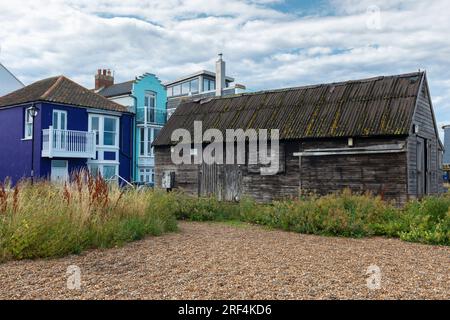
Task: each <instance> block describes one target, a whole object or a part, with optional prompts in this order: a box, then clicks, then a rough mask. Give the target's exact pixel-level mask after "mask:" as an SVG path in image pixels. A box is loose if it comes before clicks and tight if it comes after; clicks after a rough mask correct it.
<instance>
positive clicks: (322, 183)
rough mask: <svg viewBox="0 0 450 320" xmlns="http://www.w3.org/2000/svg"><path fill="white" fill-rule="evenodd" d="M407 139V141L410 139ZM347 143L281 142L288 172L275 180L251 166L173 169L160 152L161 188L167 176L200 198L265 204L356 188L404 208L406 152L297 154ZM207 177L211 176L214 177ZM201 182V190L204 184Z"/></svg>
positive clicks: (387, 141)
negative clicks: (166, 173) (168, 173)
mask: <svg viewBox="0 0 450 320" xmlns="http://www.w3.org/2000/svg"><path fill="white" fill-rule="evenodd" d="M405 139H406V138H405ZM405 139H389V138H384V139H378V138H371V139H355V146H356V147H363V146H370V145H377V144H399V143H405V142H406V140H405ZM346 145H347V139H332V140H314V141H302V142H300V141H289V142H283V143H280V152H281V154H282V155H280V158H282V159H283V161H282V162H283V165H282V168H283V170H282V171H281V172H280V173H279V174H277V175H273V176H262V175H261V174H260V173H259V170H256V169H255V166H251V168H250V170H249V168H248V167H247V166H246V165H241V166H237V165H219V166H217V165H215V168H214V166H208V167H205V166H207V165H203V168H202V166H198V165H181V166H174V165H172V164H171V159H170V148H168V147H164V148H161V147H157V148H156V150H155V156H156V185H157V186H160V181H161V177H162V172H163V171H165V170H172V171H174V172H175V173H176V179H175V180H176V187H177V188H180V189H183V190H184V191H186V192H188V193H190V194H194V195H198V194H203V195H207V194H209V193H211V194H216V195H217V196H218V197H219V198H220V199H224V200H234V197H235V196H236V195H239V198H240V197H242V196H249V197H252V198H254V199H255V200H257V201H259V202H270V201H273V200H280V199H285V198H293V197H298V196H299V192H300V183H301V187H302V192H304V193H317V194H328V193H332V192H336V191H340V190H342V189H344V188H350V189H352V190H353V191H355V192H365V191H371V192H373V193H374V194H383V195H384V197H385V198H386V199H388V200H392V199H395V200H397V201H398V202H399V203H403V202H404V201H405V200H406V198H407V161H406V152H404V153H392V154H370V155H341V156H322V157H303V158H302V168H301V172H300V162H299V158H298V157H296V156H294V153H296V152H299V151H301V150H305V149H316V148H342V147H345V146H346ZM203 172H205V173H207V175H208V178H207V177H205V176H204V174H203ZM199 181H200V185H199Z"/></svg>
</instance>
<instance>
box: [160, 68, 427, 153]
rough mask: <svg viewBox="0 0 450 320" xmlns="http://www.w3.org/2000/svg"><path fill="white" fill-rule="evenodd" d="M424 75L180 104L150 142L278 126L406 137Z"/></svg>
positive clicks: (321, 133)
mask: <svg viewBox="0 0 450 320" xmlns="http://www.w3.org/2000/svg"><path fill="white" fill-rule="evenodd" d="M424 75H425V73H423V72H416V73H410V74H403V75H396V76H389V77H377V78H371V79H364V80H357V81H347V82H340V83H330V84H322V85H316V86H308V87H299V88H289V89H280V90H273V91H263V92H257V93H244V94H241V95H236V96H230V97H222V98H215V99H211V100H207V101H200V102H194V101H191V102H187V103H184V104H182V105H180V106H179V107H178V109H177V110H176V111H175V113H174V114H173V115H172V116H171V117H170V119H169V121H168V122H167V124H166V125H165V126H164V128H163V129H162V131H161V133H160V134H159V135H158V138H157V139H156V140H155V141H154V143H153V145H155V146H158V145H170V144H172V141H171V135H172V132H173V131H174V130H176V129H180V128H183V129H187V130H188V131H189V132H191V134H193V125H194V121H202V122H203V124H202V125H203V130H206V129H209V128H215V129H219V130H221V131H222V132H223V133H225V130H226V129H244V130H245V129H269V130H270V129H279V130H280V139H282V140H287V139H308V138H332V137H367V136H387V135H389V136H395V135H407V134H409V130H410V127H411V122H412V118H413V114H414V108H415V104H416V99H417V96H418V94H419V90H420V84H421V80H422V77H424Z"/></svg>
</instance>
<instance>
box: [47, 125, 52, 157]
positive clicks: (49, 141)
mask: <svg viewBox="0 0 450 320" xmlns="http://www.w3.org/2000/svg"><path fill="white" fill-rule="evenodd" d="M52 151H53V126H49V127H48V157H49V158H53V155H52Z"/></svg>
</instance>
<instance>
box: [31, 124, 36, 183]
mask: <svg viewBox="0 0 450 320" xmlns="http://www.w3.org/2000/svg"><path fill="white" fill-rule="evenodd" d="M31 117H32V119H33V123H32V124H31V185H33V184H34V120H35V116H33V115H31Z"/></svg>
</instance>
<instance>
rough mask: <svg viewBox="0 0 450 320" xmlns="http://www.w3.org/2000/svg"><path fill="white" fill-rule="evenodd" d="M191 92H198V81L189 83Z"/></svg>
mask: <svg viewBox="0 0 450 320" xmlns="http://www.w3.org/2000/svg"><path fill="white" fill-rule="evenodd" d="M191 92H192V93H197V92H198V79H195V80H192V81H191Z"/></svg>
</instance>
